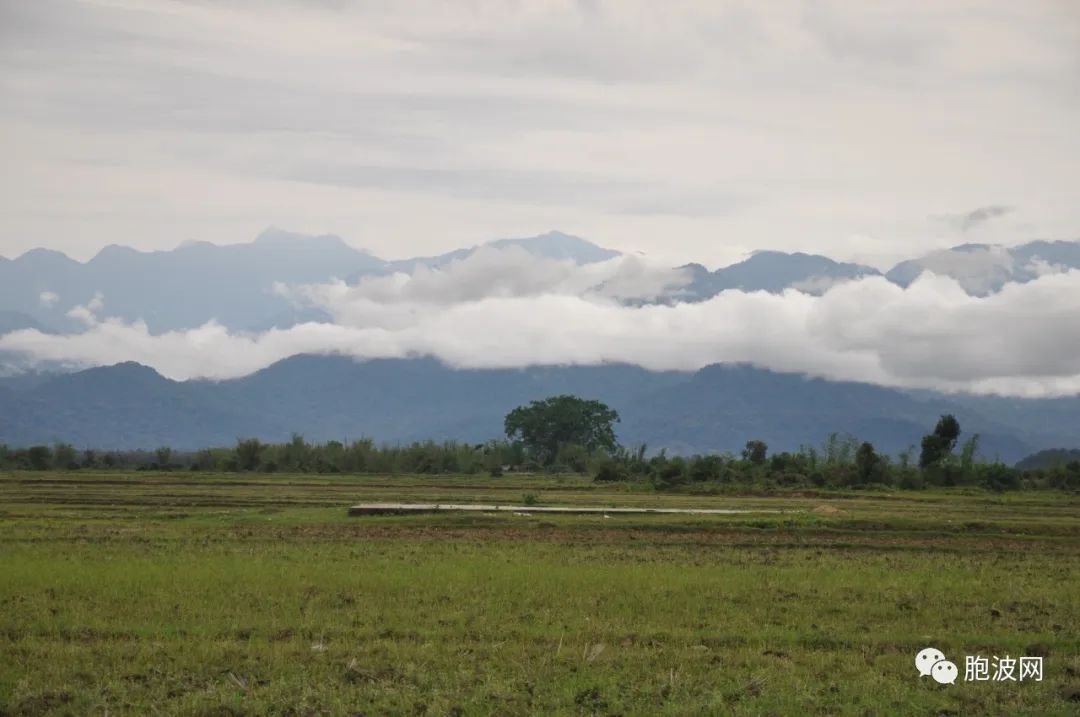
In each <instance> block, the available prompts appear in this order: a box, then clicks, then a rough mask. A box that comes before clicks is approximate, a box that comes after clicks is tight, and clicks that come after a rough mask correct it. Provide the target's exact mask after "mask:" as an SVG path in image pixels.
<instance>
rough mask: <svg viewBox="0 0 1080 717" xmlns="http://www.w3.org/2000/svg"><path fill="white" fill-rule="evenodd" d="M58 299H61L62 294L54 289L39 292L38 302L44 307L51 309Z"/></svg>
mask: <svg viewBox="0 0 1080 717" xmlns="http://www.w3.org/2000/svg"><path fill="white" fill-rule="evenodd" d="M57 301H60V295H59V294H57V293H56V292H53V291H43V292H41V293H40V294H38V304H40V305H41V307H42V308H45V309H51V308H52V307H53V306H54V305H55V304H56V302H57Z"/></svg>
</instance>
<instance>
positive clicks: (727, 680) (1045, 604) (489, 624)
mask: <svg viewBox="0 0 1080 717" xmlns="http://www.w3.org/2000/svg"><path fill="white" fill-rule="evenodd" d="M812 493H813V494H808V492H807V491H795V492H790V493H787V494H781V495H776V496H772V497H730V496H708V495H704V496H689V495H685V494H682V493H657V492H655V491H653V490H651V488H649V487H647V486H644V485H638V484H634V483H626V484H608V483H602V482H600V483H598V482H596V481H593V480H591V478H588V477H584V476H577V475H559V474H538V475H534V476H523V475H513V474H508V475H506V476H504V477H502V478H499V479H493V478H490V477H488V476H483V475H474V476H460V475H458V476H451V475H443V476H412V475H401V476H396V477H387V476H349V475H335V476H328V475H312V474H307V475H303V474H277V475H269V474H263V473H255V472H249V473H243V474H238V473H228V474H204V473H198V472H194V473H193V472H185V473H182V474H181V473H177V472H148V471H142V472H137V473H117V472H115V471H113V472H107V473H101V472H95V471H90V470H86V471H79V472H52V471H42V472H16V473H9V474H0V541H2V544H3V550H0V575H2V576H3V579H2V580H0V605H2V606H3V609H0V714H3V715H5V716H14V715H105V714H109V715H124V714H131V715H142V714H163V715H173V714H179V715H324V714H329V715H359V714H367V715H383V714H395V715H398V714H400V715H532V714H569V715H663V714H670V715H687V714H737V715H768V714H784V715H787V714H806V715H879V714H896V715H903V714H911V715H927V714H934V715H939V714H949V715H953V714H955V715H959V714H965V715H966V714H988V713H991V714H1011V715H1051V716H1052V715H1071V714H1075V713H1076V708H1077V704H1078V703H1077V702H1076V700H1077V699H1080V658H1078V657H1077V656H1078V655H1080V638H1078V637H1077V636H1078V635H1080V594H1078V593H1077V591H1076V586H1075V578H1076V575H1077V573H1078V570H1080V499H1078V498H1077V497H1076V496H1074V495H1066V494H1062V493H1052V492H1039V493H1013V494H992V493H987V492H983V491H978V492H971V491H969V490H965V489H933V490H926V491H922V492H917V493H914V492H881V491H862V492H853V491H842V492H836V491H825V490H821V491H813V492H812ZM523 496H528V499H527V502H529V503H536V504H541V505H575V504H585V505H608V506H627V507H632V506H641V505H659V506H669V507H689V506H697V507H722V508H734V509H743V510H749V511H753V512H749V513H745V514H732V515H722V516H708V517H700V516H699V517H693V516H677V515H676V516H613V517H611V518H603V517H599V516H596V517H591V516H548V515H545V516H528V515H518V516H515V515H510V514H502V515H490V516H487V515H427V516H405V517H370V518H349V517H347V516H346V510H345V508H346V507H347V506H348V505H349V504H350V503H352V502H359V501H365V502H375V501H406V502H410V501H430V500H437V501H442V502H454V503H468V502H478V503H496V504H513V503H518V502H519V501H522V500H523ZM771 511H780V512H771ZM927 645H932V646H934V647H936V648H938V649H940V650H942V651H943V652H944V653H945V654H947V655H949V656H950V657H952V656H956V659H957V660H962V659H963V657H962V656H963V655H966V654H972V655H978V654H982V655H987V656H990V655H1004V654H1009V655H1013V656H1017V655H1032V654H1034V655H1042V656H1044V657H1045V677H1044V679H1043V680H1042V681H1039V682H1035V681H1025V682H1022V683H1020V682H1012V683H993V682H978V683H974V682H969V683H964V682H963V681H960V682H957V684H955V685H939V684H936V683H934V682H931V681H930V679H929V678H922V679H920V678H919V677H918V675H917V673H916V670H915V667H914V661H913V660H914V655H915V653H916V652H918V651H919V650H920V649H922V648H923V647H926V646H927ZM961 669H962V665H961Z"/></svg>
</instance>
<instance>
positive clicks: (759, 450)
mask: <svg viewBox="0 0 1080 717" xmlns="http://www.w3.org/2000/svg"><path fill="white" fill-rule="evenodd" d="M768 452H769V446H768V445H766V443H765V441H747V442H746V447H745V448H743V450H742V457H743V460H744V461H750V462H751V463H753V464H754V465H755V466H760V465H764V464H765V458H766V456H767V455H768Z"/></svg>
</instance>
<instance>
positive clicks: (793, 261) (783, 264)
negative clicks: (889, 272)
mask: <svg viewBox="0 0 1080 717" xmlns="http://www.w3.org/2000/svg"><path fill="white" fill-rule="evenodd" d="M683 268H684V269H687V270H689V271H690V273H691V276H692V277H693V281H692V282H691V283H690V284H689V285H688V286H686V287H685V289H684V290H683V291H682V292H678V295H679V296H680V297H681V298H682V297H685V298H687V299H691V300H693V299H698V300H700V299H707V298H709V297H712V296H715V295H717V294H719V293H720V292H721V291H724V290H726V289H742V290H744V291H771V292H780V291H783V290H784V289H799V290H800V291H805V292H807V293H811V294H821V293H824V291H825V290H826V289H828V288H829V287H830V286H832V285H833V284H835V283H837V282H839V281H846V280H849V279H858V278H860V277H863V276H879V275H880V274H881V272H879V271H878V270H877V269H875V268H873V267H871V266H863V265H861V264H846V263H843V262H838V261H833V260H832V259H829V258H828V257H824V256H817V255H814V254H803V253H801V252H796V253H794V254H786V253H784V252H781V251H759V252H755V253H754V254H753V255H752V256H751V257H750V258H749V259H746V260H745V261H741V262H739V263H738V264H732V265H731V266H726V267H723V268H720V269H717V270H716V271H713V272H710V271H709V270H708V269H706V268H705V267H704V266H702V265H700V264H688V265H686V266H685V267H683Z"/></svg>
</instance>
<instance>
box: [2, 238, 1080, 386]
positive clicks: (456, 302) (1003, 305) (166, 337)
mask: <svg viewBox="0 0 1080 717" xmlns="http://www.w3.org/2000/svg"><path fill="white" fill-rule="evenodd" d="M688 280H689V277H688V276H687V275H686V274H685V273H683V272H680V271H679V270H672V269H668V268H666V267H661V266H656V265H652V264H650V263H648V262H646V261H644V260H642V259H640V258H637V257H621V258H617V259H612V260H609V261H606V262H599V263H594V264H588V265H583V266H582V265H577V264H575V263H573V262H570V261H558V260H554V259H549V258H544V257H537V256H534V255H530V254H528V253H526V252H524V251H522V250H520V249H517V248H514V247H510V248H505V249H497V248H490V247H489V248H485V249H481V250H479V251H476V252H474V253H473V254H471V255H469V256H467V257H466V258H464V259H461V260H458V261H454V262H451V263H450V264H448V265H447V266H444V267H443V268H441V269H437V270H433V269H429V268H426V267H417V268H416V269H414V271H413V272H412V273H408V274H406V273H397V274H392V275H389V276H365V277H361V278H360V279H359V281H358V282H357V283H356V284H354V285H350V284H346V283H344V282H341V281H336V282H331V283H321V284H313V285H299V286H278V287H277V291H278V293H279V294H281V295H284V296H287V297H289V298H290V299H291V300H292V301H294V302H296V304H297V305H298V307H299V308H306V309H318V310H321V311H323V312H325V313H326V314H328V315H330V316H332V317H333V323H319V322H308V323H303V324H299V325H296V326H293V327H291V328H288V329H283V330H279V329H274V330H270V331H265V332H256V333H243V332H236V331H232V330H229V329H227V328H225V327H224V326H222V325H220V324H218V323H215V322H208V323H206V324H205V325H203V326H201V327H198V328H195V329H191V330H185V331H168V332H164V333H159V334H153V333H152V332H151V331H150V330H149V329H148V328H147V327H146V325H145V324H144V323H142V322H138V321H134V322H132V321H125V320H121V319H115V318H109V317H108V316H107V312H106V313H102V307H103V306H104V307H106V308H107V306H108V297H107V295H106V296H105V297H104V300H103V301H100V300H98V301H94V302H91V303H90V304H87V305H84V306H81V307H79V309H78V310H77V311H76V314H77V315H78V317H79V318H80V320H82V321H85V322H86V323H87V324H88V327H87V329H86V330H85V331H84V332H82V333H79V334H73V335H49V334H46V333H42V332H41V331H38V330H35V329H24V330H20V331H15V332H12V333H9V334H7V335H4V336H0V351H11V352H16V353H18V354H20V355H24V356H27V357H29V358H30V359H31V360H33V361H59V362H66V363H71V364H76V365H87V366H88V365H102V364H110V363H117V362H121V361H128V360H134V361H138V362H140V363H144V364H146V365H149V366H152V367H154V368H155V369H157V370H158V371H160V372H161V373H162V374H164V375H166V376H169V377H172V378H181V379H182V378H190V377H210V378H226V377H234V376H241V375H245V374H248V373H251V372H253V371H255V370H258V369H260V368H263V367H265V366H268V365H270V364H272V363H274V362H275V361H278V360H280V359H282V358H285V357H288V356H292V355H295V354H300V353H317V354H318V353H322V354H326V353H336V354H343V355H348V356H354V357H357V358H377V357H379V358H390V357H404V356H415V355H430V356H434V357H437V358H439V359H440V360H442V361H444V362H445V363H447V364H449V365H451V366H455V367H473V368H480V367H485V368H491V367H515V366H526V365H537V364H598V363H604V362H625V363H631V364H636V365H639V366H643V367H646V368H650V369H680V370H692V369H697V368H700V367H702V366H705V365H707V364H711V363H717V362H747V363H752V364H755V365H757V366H761V367H764V368H770V369H774V370H777V371H789V372H802V373H806V374H809V375H813V376H821V377H825V378H832V379H846V380H857V381H866V382H871V383H877V384H883V385H890V386H907V387H923V388H934V389H943V390H963V391H971V392H978V393H1005V394H1012V395H1027V396H1045V395H1062V394H1072V393H1078V392H1080V322H1077V321H1076V317H1077V316H1080V271H1077V270H1070V271H1065V272H1058V273H1050V274H1046V275H1043V276H1039V277H1037V278H1035V279H1033V280H1031V281H1028V282H1027V283H1010V284H1006V285H1005V286H1004V287H1003V288H1002V289H1001V290H1000V291H998V292H997V293H994V294H991V295H989V296H972V295H970V294H968V293H967V292H966V291H965V290H964V288H963V287H962V286H961V284H960V283H958V282H957V281H956V280H954V279H951V278H948V277H942V276H937V275H934V274H932V273H924V274H922V275H921V276H920V277H919V278H918V279H916V280H915V281H913V282H912V283H911V284H910V285H908V286H906V287H903V286H899V285H897V284H894V283H891V282H890V281H888V280H887V279H885V278H884V277H880V276H870V277H864V278H857V279H853V280H851V281H847V282H843V283H839V284H837V285H834V286H832V287H831V288H829V289H828V290H827V291H825V292H824V293H823V294H821V295H819V296H815V295H811V294H808V293H803V292H800V291H797V290H794V289H788V290H786V291H784V292H782V293H767V292H763V291H741V290H728V291H723V292H721V293H720V294H718V295H716V296H714V297H712V298H710V299H708V300H706V301H702V302H698V303H667V304H642V303H641V302H640V301H635V299H646V298H649V297H652V296H655V295H657V294H658V293H666V292H668V291H670V290H671V289H672V288H674V287H677V286H678V285H680V283H684V282H686V281H688Z"/></svg>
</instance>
